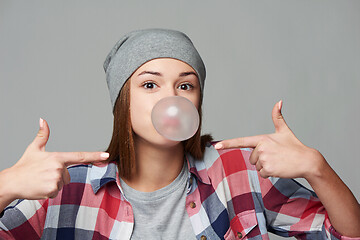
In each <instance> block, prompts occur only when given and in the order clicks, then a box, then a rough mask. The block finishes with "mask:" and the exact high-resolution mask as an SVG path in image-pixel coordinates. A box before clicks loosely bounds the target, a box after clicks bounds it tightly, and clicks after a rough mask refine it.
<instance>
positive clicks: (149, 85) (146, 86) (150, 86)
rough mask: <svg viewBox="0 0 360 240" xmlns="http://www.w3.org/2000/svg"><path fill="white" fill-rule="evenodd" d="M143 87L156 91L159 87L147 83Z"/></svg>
mask: <svg viewBox="0 0 360 240" xmlns="http://www.w3.org/2000/svg"><path fill="white" fill-rule="evenodd" d="M142 86H143V87H144V88H146V89H154V88H156V87H157V86H156V84H155V83H153V82H146V83H144V84H143V85H142Z"/></svg>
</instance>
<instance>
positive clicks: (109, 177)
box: [89, 162, 118, 194]
mask: <svg viewBox="0 0 360 240" xmlns="http://www.w3.org/2000/svg"><path fill="white" fill-rule="evenodd" d="M117 171H118V169H117V165H116V163H115V162H109V163H106V164H102V165H98V166H95V165H92V167H91V169H90V173H89V174H90V176H89V178H90V184H91V187H92V189H93V191H94V193H95V194H96V193H97V192H98V191H99V189H100V188H102V187H103V186H104V185H105V184H107V183H108V182H112V181H115V182H116V177H117V175H118V174H117Z"/></svg>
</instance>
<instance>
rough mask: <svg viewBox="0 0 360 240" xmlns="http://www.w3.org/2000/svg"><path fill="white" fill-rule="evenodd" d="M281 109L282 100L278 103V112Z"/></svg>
mask: <svg viewBox="0 0 360 240" xmlns="http://www.w3.org/2000/svg"><path fill="white" fill-rule="evenodd" d="M281 107H282V100H280V101H279V110H280V111H281Z"/></svg>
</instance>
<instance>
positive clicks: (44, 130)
mask: <svg viewBox="0 0 360 240" xmlns="http://www.w3.org/2000/svg"><path fill="white" fill-rule="evenodd" d="M39 125H40V128H39V131H38V133H37V135H36V137H35V139H34V141H33V142H32V144H33V146H34V147H36V148H38V149H39V150H41V151H45V145H46V143H47V141H48V140H49V135H50V129H49V126H48V124H47V122H46V121H45V120H44V119H42V118H40V120H39Z"/></svg>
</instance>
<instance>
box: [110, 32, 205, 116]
mask: <svg viewBox="0 0 360 240" xmlns="http://www.w3.org/2000/svg"><path fill="white" fill-rule="evenodd" d="M155 58H174V59H178V60H180V61H183V62H185V63H187V64H189V65H190V66H191V67H192V68H193V69H194V70H195V71H196V73H197V75H198V78H199V82H200V87H201V92H203V89H204V81H205V76H206V71H205V65H204V63H203V61H202V59H201V57H200V55H199V53H198V52H197V50H196V49H195V47H194V45H193V43H192V42H191V40H190V39H189V37H188V36H186V35H185V34H184V33H182V32H179V31H175V30H169V29H145V30H137V31H133V32H130V33H128V34H126V35H125V36H124V37H123V38H121V39H120V40H119V41H118V42H117V43H116V44H115V46H114V47H113V48H112V49H111V51H110V53H109V54H108V56H107V57H106V59H105V62H104V70H105V72H106V81H107V84H108V88H109V91H110V99H111V104H112V107H113V109H114V106H115V102H116V100H117V98H118V95H119V93H120V90H121V88H122V86H123V85H124V83H125V82H126V80H127V79H128V78H129V77H130V76H131V75H132V74H133V73H134V72H135V71H136V70H137V69H138V68H139V67H140V66H141V65H143V64H144V63H146V62H148V61H150V60H152V59H155Z"/></svg>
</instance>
